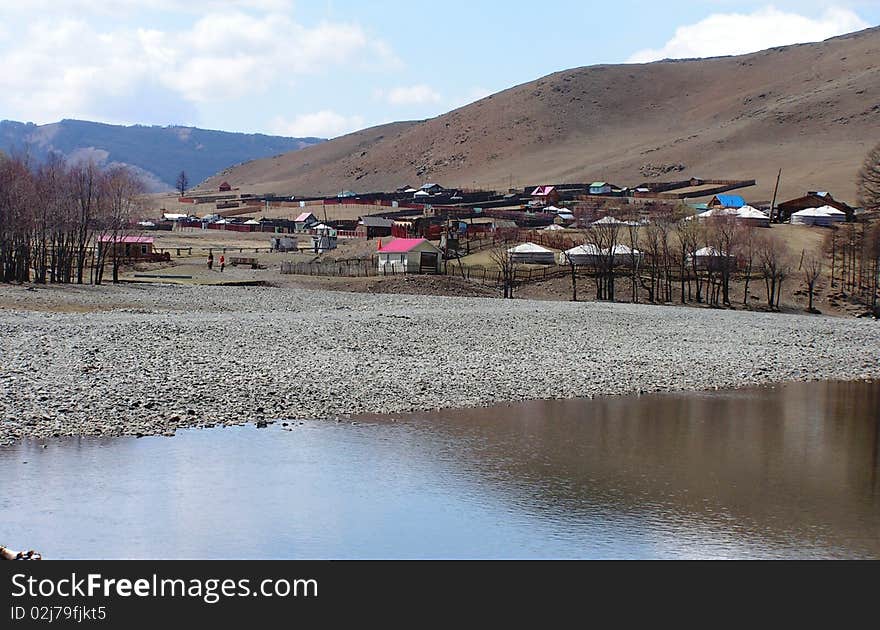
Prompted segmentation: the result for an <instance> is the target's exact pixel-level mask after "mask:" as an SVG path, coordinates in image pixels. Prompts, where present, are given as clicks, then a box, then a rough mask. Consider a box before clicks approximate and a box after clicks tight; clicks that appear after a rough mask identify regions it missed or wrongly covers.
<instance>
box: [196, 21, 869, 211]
mask: <svg viewBox="0 0 880 630" xmlns="http://www.w3.org/2000/svg"><path fill="white" fill-rule="evenodd" d="M878 141H880V28H873V29H869V30H866V31H862V32H859V33H854V34H851V35H846V36H843V37H838V38H834V39H831V40H828V41H825V42H821V43H815V44H802V45H796V46H787V47H782V48H774V49H770V50H766V51H763V52H758V53H753V54H749V55H743V56H738V57H721V58H714V59H703V60H687V61H662V62H657V63H652V64H644V65H616V66H592V67H586V68H578V69H575V70H567V71H564V72H558V73H556V74H552V75H550V76H547V77H544V78H543V79H539V80H537V81H534V82H531V83H526V84H524V85H520V86H517V87H514V88H511V89H509V90H506V91H504V92H500V93H498V94H495V95H493V96H490V97H488V98H485V99H483V100H481V101H478V102H476V103H473V104H471V105H468V106H466V107H463V108H461V109H458V110H455V111H453V112H450V113H448V114H445V115H443V116H439V117H437V118H434V119H431V120H427V121H423V122H405V123H394V124H390V125H384V126H381V127H375V128H372V129H367V130H364V131H360V132H358V133H355V134H351V135H348V136H344V137H342V138H338V139H336V140H333V141H331V142H328V143H326V144H321V145H318V146H314V147H310V148H307V149H305V150H302V151H297V152H295V153H291V154H286V155H283V156H280V157H277V158H271V159H265V160H258V161H255V162H250V163H248V164H244V165H242V166H239V167H236V168H233V169H230V170H228V171H226V172H224V173H222V174H221V175H219V176H217V177H216V178H213V179H211V180H209V181H208V182H206V185H211V186H213V185H215V184H216V183H218V182H219V181H220V180H221V179H226V180H228V181H230V182H231V183H233V184H234V185H236V186H241V187H243V188H248V189H254V190H259V191H262V192H268V191H273V192H276V193H278V194H299V195H312V194H318V195H321V194H335V193H336V192H338V191H340V190H343V189H350V190H354V191H358V192H365V191H375V190H388V189H394V188H396V187H398V186H400V185H403V184H409V185H417V184H419V183H422V182H425V181H436V182H439V183H441V184H444V185H446V186H449V187H483V188H493V189H506V188H508V186H509V185H511V184H512V185H513V186H524V185H531V184H541V183H564V182H589V181H593V180H597V179H602V180H607V181H611V182H613V183H615V184H619V185H634V184H637V183H640V182H642V181H649V180H651V179H661V180H662V179H685V178H687V177H691V176H695V177H704V178H749V179H752V178H754V179H757V180H758V187H757V188H754V189H751V190H750V191H749V192H748V196H749V199H752V200H766V199H770V197H771V195H772V190H773V185H774V184H775V179H776V172H777V170H778V169H779V168H783V169H784V173H783V182H782V183H783V185H782V196H783V197H788V196H794V195H798V194H801V193H802V192H803V191H805V190H807V189H811V190H815V189H819V190H831V191H834V193H835V194H836V196H837V197H839V198H842V199H845V200H847V201H855V175H856V172H857V171H858V167H859V165H860V164H861V162H862V160H863V158H864V156H865V154H866V153H867V151H868V149H869V148H870V146H872V145H873V144H874V143H876V142H878Z"/></svg>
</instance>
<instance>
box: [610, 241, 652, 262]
mask: <svg viewBox="0 0 880 630" xmlns="http://www.w3.org/2000/svg"><path fill="white" fill-rule="evenodd" d="M605 252H606V255H607V254H608V253H610V250H605ZM644 259H645V255H644V254H643V253H642V252H640V251H639V250H637V249H632V248H631V247H627V246H626V245H615V246H614V266H615V267H616V266H618V265H627V266H629V265H632V264H633V263H635V264H636V266H639V265H641V264H642V261H643V260H644Z"/></svg>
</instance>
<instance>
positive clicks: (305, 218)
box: [293, 212, 318, 232]
mask: <svg viewBox="0 0 880 630" xmlns="http://www.w3.org/2000/svg"><path fill="white" fill-rule="evenodd" d="M317 223H318V217H316V216H315V215H314V214H312V213H311V212H303V213H302V214H301V215H299V216H298V217H297V218H295V219H294V220H293V227H294V230H295V231H297V232H305V231H307V230H310V229H312V227H313V226H315V225H317Z"/></svg>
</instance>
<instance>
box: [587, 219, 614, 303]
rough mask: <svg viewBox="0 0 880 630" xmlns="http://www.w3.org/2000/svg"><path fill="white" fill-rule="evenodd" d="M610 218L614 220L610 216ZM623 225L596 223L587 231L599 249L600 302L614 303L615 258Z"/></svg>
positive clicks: (598, 283)
mask: <svg viewBox="0 0 880 630" xmlns="http://www.w3.org/2000/svg"><path fill="white" fill-rule="evenodd" d="M608 216H609V217H611V218H612V219H613V218H614V217H613V216H612V215H610V214H609V215H608ZM621 225H622V223H620V222H617V221H610V222H605V223H603V222H594V223H593V224H592V225H590V227H589V228H588V229H587V233H588V235H589V237H590V240H591V241H592V243H593V244H595V245H596V248H597V252H596V256H595V263H596V299H598V300H600V301H608V302H613V301H614V279H615V270H614V257H615V255H616V254H617V250H618V248H617V246H618V244H619V239H620V227H621Z"/></svg>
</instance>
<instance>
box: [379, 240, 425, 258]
mask: <svg viewBox="0 0 880 630" xmlns="http://www.w3.org/2000/svg"><path fill="white" fill-rule="evenodd" d="M427 242H428V240H427V239H424V238H396V239H394V240H393V241H391V242H390V243H388V244H387V245H383V246H382V249H380V250H379V251H380V252H382V253H383V254H408V253H409V252H411V251H413V250H414V249H415V248H416V247H418V246H419V245H421V244H422V243H427Z"/></svg>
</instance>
